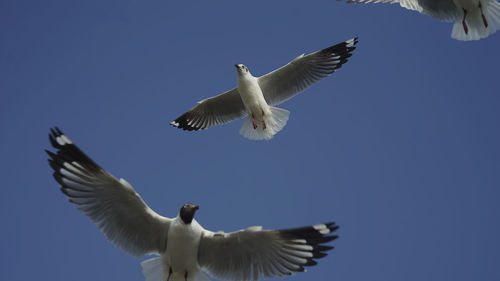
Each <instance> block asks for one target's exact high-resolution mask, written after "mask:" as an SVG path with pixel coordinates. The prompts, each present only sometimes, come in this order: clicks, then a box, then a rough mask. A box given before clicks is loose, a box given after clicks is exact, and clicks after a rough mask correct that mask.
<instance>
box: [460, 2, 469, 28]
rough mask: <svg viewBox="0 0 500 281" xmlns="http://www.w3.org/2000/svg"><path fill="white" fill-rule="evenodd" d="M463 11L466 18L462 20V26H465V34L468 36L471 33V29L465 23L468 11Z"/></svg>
mask: <svg viewBox="0 0 500 281" xmlns="http://www.w3.org/2000/svg"><path fill="white" fill-rule="evenodd" d="M462 9H463V8H462ZM463 10H464V17H463V19H462V25H463V26H464V31H465V34H468V33H469V28H468V27H467V23H466V22H465V17H466V16H467V10H466V9H463Z"/></svg>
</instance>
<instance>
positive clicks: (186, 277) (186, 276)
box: [184, 271, 188, 281]
mask: <svg viewBox="0 0 500 281" xmlns="http://www.w3.org/2000/svg"><path fill="white" fill-rule="evenodd" d="M184 280H185V281H188V272H187V271H186V272H184Z"/></svg>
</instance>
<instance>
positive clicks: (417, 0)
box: [337, 0, 456, 21]
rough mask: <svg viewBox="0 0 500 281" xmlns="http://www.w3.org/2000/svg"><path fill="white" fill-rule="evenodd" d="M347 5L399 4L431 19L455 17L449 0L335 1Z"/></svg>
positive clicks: (449, 19)
mask: <svg viewBox="0 0 500 281" xmlns="http://www.w3.org/2000/svg"><path fill="white" fill-rule="evenodd" d="M337 1H347V3H391V4H394V3H399V4H400V5H401V7H404V8H406V9H409V10H414V11H417V12H420V13H423V14H426V15H428V16H431V17H433V18H436V19H439V20H443V21H452V20H454V18H455V15H456V7H455V4H454V3H453V1H450V0H337Z"/></svg>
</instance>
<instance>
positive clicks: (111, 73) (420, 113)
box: [0, 0, 500, 281]
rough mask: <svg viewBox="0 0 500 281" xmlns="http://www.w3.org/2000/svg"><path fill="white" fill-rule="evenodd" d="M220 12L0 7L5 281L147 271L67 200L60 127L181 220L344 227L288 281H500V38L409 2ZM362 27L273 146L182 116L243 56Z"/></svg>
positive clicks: (298, 49)
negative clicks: (475, 34)
mask: <svg viewBox="0 0 500 281" xmlns="http://www.w3.org/2000/svg"><path fill="white" fill-rule="evenodd" d="M146 2H147V3H146ZM208 2H211V1H195V2H193V1H187V2H184V1H128V0H127V1H125V0H123V1H62V0H61V1H1V2H0V77H1V78H0V79H1V83H0V126H1V132H2V137H1V146H0V149H1V151H0V152H1V155H2V161H0V170H1V171H2V196H1V204H0V212H1V213H0V215H1V218H0V219H1V221H2V225H3V226H2V228H1V231H0V233H1V234H0V235H1V239H0V248H1V250H0V258H1V266H0V276H1V279H2V280H9V281H16V280H53V281H57V280H85V281H88V280H93V281H97V280H122V281H125V280H134V281H135V280H143V276H142V274H141V268H140V265H139V260H137V259H135V258H133V257H131V256H129V255H127V254H125V253H124V252H122V251H121V250H120V249H118V248H115V247H114V246H113V245H111V244H110V243H108V242H107V241H106V239H105V238H104V236H103V235H102V234H101V233H100V232H99V231H98V230H97V229H96V227H95V226H94V225H93V224H92V223H91V222H90V220H89V219H88V218H86V217H85V216H84V215H83V214H81V213H80V212H78V211H77V210H76V209H74V208H73V206H72V205H71V204H69V203H68V202H67V200H66V198H65V197H64V196H63V194H62V193H60V191H59V189H58V185H57V183H56V182H55V181H54V180H53V178H52V175H51V169H50V167H49V165H48V164H47V160H46V159H47V156H46V155H45V152H44V151H43V150H44V149H45V148H49V141H48V138H47V134H48V131H49V127H51V126H55V125H57V126H59V127H60V128H61V129H62V130H63V131H64V132H65V133H66V134H67V135H68V136H69V137H70V138H71V139H72V140H73V141H74V142H75V143H76V144H77V145H79V146H80V148H82V149H83V150H84V151H85V152H86V153H87V154H88V155H89V156H90V157H92V158H93V159H94V160H95V161H97V162H98V163H99V164H100V165H101V166H102V167H104V168H105V169H107V170H108V171H109V172H111V173H112V174H114V175H115V176H116V177H123V178H125V179H127V180H128V181H129V182H130V183H131V184H132V185H133V186H134V187H135V189H136V190H137V191H138V192H139V193H140V194H141V195H142V197H143V198H144V200H145V201H146V202H147V203H148V204H149V205H150V206H151V207H152V208H153V209H154V210H155V211H157V212H158V213H160V214H163V215H165V216H169V217H173V216H175V215H177V212H178V210H179V208H180V206H181V205H182V204H183V203H185V202H193V203H196V204H199V205H200V206H201V208H200V211H199V212H198V213H197V216H196V218H197V220H198V221H199V222H200V223H201V224H202V225H203V226H204V227H205V228H207V229H210V230H214V231H216V230H225V231H234V230H237V229H241V228H245V227H247V226H251V225H263V226H264V227H265V228H288V227H294V226H304V225H309V224H314V223H319V222H324V221H330V220H334V221H336V222H337V223H338V224H339V225H340V227H341V228H340V229H339V231H338V234H339V235H340V238H339V239H338V240H337V241H335V242H334V245H335V246H336V249H335V250H334V251H332V252H331V253H330V255H329V256H328V257H326V258H324V259H322V260H320V262H319V264H318V266H315V267H311V268H309V270H308V272H307V273H301V274H297V275H295V276H293V277H287V278H286V279H281V280H290V281H294V280H295V281H306V280H307V281H308V280H318V281H320V280H325V281H326V280H338V281H351V280H353V281H359V280H363V281H366V280H370V281H371V280H380V281H391V280H395V281H401V280H405V281H411V280H419V281H421V280H436V281H442V280H454V281H458V280H467V281H469V280H482V281H487V280H500V267H499V266H498V265H499V264H500V240H499V239H498V238H499V237H500V225H499V223H500V204H499V200H500V148H499V147H500V146H499V144H500V130H499V128H500V126H499V125H500V110H499V108H500V91H499V89H498V80H499V71H498V66H499V64H500V56H499V50H500V33H496V34H494V35H492V36H490V37H489V38H487V39H485V40H481V41H477V42H466V43H464V42H459V41H455V40H452V39H451V38H450V33H451V28H452V25H451V24H448V23H442V22H439V21H437V20H434V19H432V18H429V17H426V16H423V15H420V14H418V13H416V12H411V11H407V10H404V9H402V8H400V7H399V6H398V5H348V4H345V3H342V2H337V1H334V0H318V1H304V0H300V1H299V0H294V1H292V0H290V1H269V0H267V1H257V0H253V1H234V0H226V1H216V3H215V2H214V3H208ZM354 36H359V44H358V48H357V49H356V50H355V51H354V55H353V57H352V58H351V59H350V61H349V62H348V63H347V64H345V65H344V66H343V67H342V68H341V69H340V70H339V71H338V72H336V73H335V74H334V75H333V76H331V77H328V78H326V79H324V80H322V81H320V82H319V83H318V84H316V85H315V86H313V87H312V88H310V89H309V90H308V91H307V92H305V93H303V94H301V95H299V96H297V97H295V98H294V99H292V100H290V101H288V102H286V103H284V104H282V105H281V106H280V107H282V108H285V109H287V110H290V111H291V115H290V120H289V122H288V125H287V126H286V127H285V128H284V130H283V131H282V132H280V133H278V134H277V135H276V136H275V138H274V139H272V140H271V141H268V142H265V141H261V142H253V141H249V140H246V139H244V138H243V137H241V136H240V135H239V134H238V129H239V127H240V126H241V123H242V122H241V121H237V122H233V123H231V124H228V125H224V126H218V127H215V128H212V129H209V130H207V131H202V132H184V131H181V130H178V129H175V128H173V127H171V126H169V125H168V123H169V122H170V121H172V120H173V119H175V118H176V117H178V116H179V115H180V114H182V113H184V112H185V111H186V110H188V109H189V108H191V107H192V106H194V105H195V104H196V102H197V101H199V100H201V99H204V98H207V97H210V96H213V95H215V94H219V93H221V92H223V91H225V90H228V89H230V88H232V87H233V86H235V84H236V71H235V69H234V66H233V65H234V64H235V63H244V64H246V65H247V66H248V67H249V68H250V69H251V71H252V73H253V74H254V75H263V74H265V73H267V72H269V71H271V70H273V69H275V68H277V67H280V66H282V65H284V64H285V63H287V62H289V61H290V60H291V59H293V58H295V57H297V56H298V55H300V54H302V53H309V52H313V51H316V50H319V49H322V48H325V47H328V46H330V45H333V44H335V43H338V42H341V41H344V40H346V39H349V38H351V37H354Z"/></svg>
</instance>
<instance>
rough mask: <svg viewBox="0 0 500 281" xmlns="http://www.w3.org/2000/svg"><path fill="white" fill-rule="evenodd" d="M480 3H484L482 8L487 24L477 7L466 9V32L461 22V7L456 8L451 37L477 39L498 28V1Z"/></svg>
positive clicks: (499, 11)
mask: <svg viewBox="0 0 500 281" xmlns="http://www.w3.org/2000/svg"><path fill="white" fill-rule="evenodd" d="M481 3H483V5H484V6H483V8H482V9H483V13H484V16H485V18H486V22H487V25H488V26H487V27H486V26H485V24H484V22H483V18H482V15H481V10H480V9H479V7H477V8H476V9H474V10H468V11H467V16H466V18H465V22H466V24H467V27H468V32H467V33H466V32H465V29H464V26H463V24H462V19H463V16H464V11H463V9H462V8H458V12H457V15H456V16H455V24H454V25H453V30H452V31H451V37H452V38H455V39H457V40H462V41H469V40H479V39H481V38H485V37H488V36H489V35H490V34H493V33H495V31H497V30H498V29H499V28H500V3H498V2H497V0H486V1H482V2H481Z"/></svg>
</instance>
